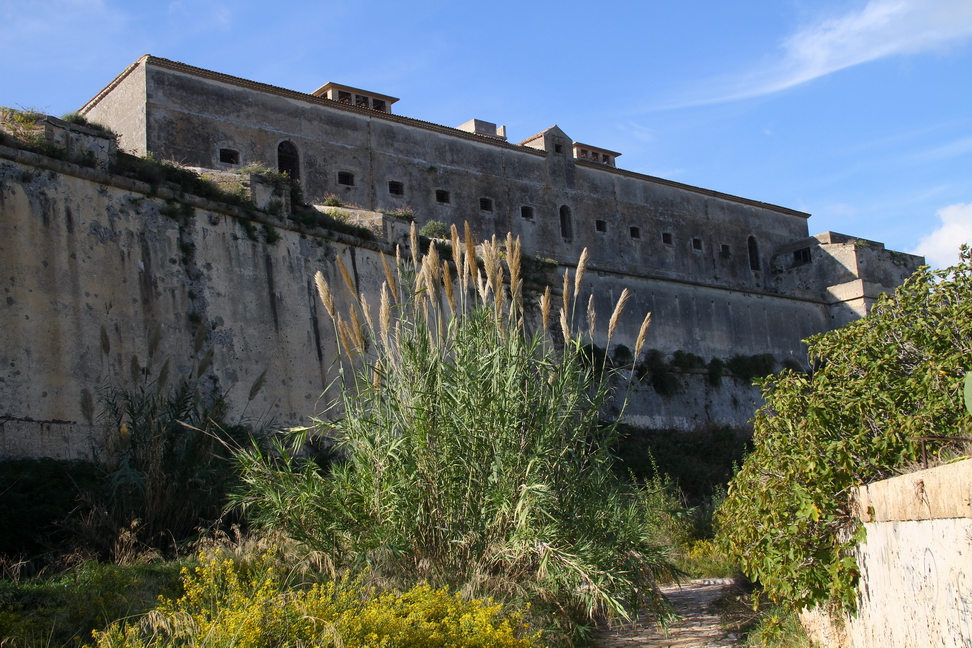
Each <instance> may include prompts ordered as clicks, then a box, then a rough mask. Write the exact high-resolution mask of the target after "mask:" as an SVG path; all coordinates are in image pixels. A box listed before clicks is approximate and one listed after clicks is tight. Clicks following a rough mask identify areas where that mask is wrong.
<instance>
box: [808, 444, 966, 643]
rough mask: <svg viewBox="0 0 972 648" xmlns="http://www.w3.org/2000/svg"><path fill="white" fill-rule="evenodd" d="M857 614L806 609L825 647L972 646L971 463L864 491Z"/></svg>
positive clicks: (815, 635)
mask: <svg viewBox="0 0 972 648" xmlns="http://www.w3.org/2000/svg"><path fill="white" fill-rule="evenodd" d="M856 506H857V511H858V516H859V518H860V519H861V521H862V522H863V523H864V528H865V529H866V531H867V540H866V541H865V542H864V543H862V544H861V545H860V546H859V547H858V550H857V551H858V565H859V566H860V569H861V580H860V585H859V592H858V613H857V615H856V616H855V617H853V618H850V617H848V618H844V619H840V620H836V621H835V620H832V619H829V618H827V616H826V614H824V613H822V612H821V611H820V610H819V609H817V610H814V611H812V612H805V613H804V614H803V621H804V626H805V627H807V630H808V632H809V633H810V634H811V637H812V638H813V639H814V640H815V641H817V642H818V643H819V644H820V645H822V646H826V647H827V648H931V647H941V648H959V647H965V648H968V647H969V646H972V460H969V459H967V460H965V461H961V462H958V463H955V464H950V465H946V466H940V467H937V468H931V469H928V470H922V471H919V472H915V473H912V474H908V475H903V476H901V477H896V478H894V479H888V480H885V481H881V482H877V483H874V484H871V485H869V486H865V487H862V488H859V489H858V491H857V497H856Z"/></svg>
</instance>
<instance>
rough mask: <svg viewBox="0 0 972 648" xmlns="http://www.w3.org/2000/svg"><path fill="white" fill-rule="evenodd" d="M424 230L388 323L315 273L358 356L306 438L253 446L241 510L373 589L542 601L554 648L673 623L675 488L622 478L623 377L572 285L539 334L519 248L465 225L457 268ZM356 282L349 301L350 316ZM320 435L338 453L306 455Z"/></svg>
mask: <svg viewBox="0 0 972 648" xmlns="http://www.w3.org/2000/svg"><path fill="white" fill-rule="evenodd" d="M413 229H414V226H413ZM415 238H416V237H415V236H414V235H413V248H412V250H411V255H412V256H411V259H410V260H406V261H404V262H399V263H398V264H397V266H386V281H385V283H384V285H383V286H382V290H381V301H380V304H378V317H377V318H375V317H373V313H372V312H371V306H370V305H369V304H368V303H367V302H366V301H365V300H364V299H363V298H362V297H360V296H358V295H355V294H353V286H352V285H342V283H343V282H340V281H339V282H336V283H335V285H330V284H329V283H328V282H327V281H326V280H325V279H324V277H323V276H322V275H320V274H318V276H317V287H318V291H319V293H320V296H321V299H322V302H323V304H324V306H325V309H326V310H327V312H328V314H329V316H330V317H331V320H332V324H333V327H334V331H335V338H336V339H337V340H339V344H340V347H341V352H342V354H343V355H342V360H341V363H340V375H341V376H342V381H340V385H339V387H340V399H339V402H338V403H336V405H335V411H334V412H332V413H331V416H330V420H321V421H319V422H318V423H317V424H316V425H315V426H313V427H310V428H306V429H302V430H300V431H298V433H297V434H295V435H294V436H292V437H291V438H290V439H289V441H290V444H288V443H287V442H285V441H284V440H283V438H281V439H279V440H278V441H277V443H276V444H275V447H274V448H273V450H272V451H269V452H267V451H263V450H260V449H258V448H255V447H254V448H252V449H249V450H247V451H246V452H241V453H240V454H239V455H238V460H239V462H240V465H241V467H242V475H243V477H242V479H243V483H244V487H243V488H242V489H241V490H240V491H239V492H238V493H237V495H236V498H235V501H236V503H237V504H238V505H239V506H241V507H242V508H243V509H244V510H245V512H246V513H247V515H248V517H249V519H250V520H251V521H252V522H254V523H256V524H258V525H260V526H263V527H265V528H269V529H276V530H282V531H283V532H284V533H286V534H288V535H290V536H291V537H293V538H296V539H299V540H301V541H303V542H305V543H307V544H308V545H310V546H311V547H313V548H314V549H316V550H319V551H324V552H326V553H328V554H329V555H331V556H332V557H333V559H334V561H335V563H336V564H341V565H345V566H348V567H350V568H352V569H364V568H366V567H367V568H368V569H369V573H370V574H371V577H372V578H375V579H378V580H381V579H384V580H385V582H388V583H393V584H395V585H397V586H399V587H404V586H411V585H413V584H415V583H418V582H429V583H431V584H432V585H433V586H435V587H439V586H449V587H452V588H455V589H457V590H458V591H459V592H461V593H462V594H463V595H464V596H467V597H480V596H495V597H497V598H498V599H500V600H504V601H520V602H530V603H531V605H532V606H533V607H532V612H531V614H534V615H538V616H540V617H542V618H543V619H544V623H547V624H548V630H550V631H551V632H550V634H549V635H548V640H549V639H550V638H553V639H554V640H556V638H557V637H560V638H562V639H564V640H567V639H568V638H569V639H576V638H577V636H578V634H579V633H582V632H583V630H584V628H587V627H590V625H591V624H592V622H593V621H595V620H596V619H599V618H605V617H607V618H615V619H618V618H620V619H628V618H631V617H632V614H633V613H634V612H635V610H637V609H638V608H639V607H642V606H647V607H648V608H649V609H650V610H652V611H653V612H656V613H658V614H660V615H661V616H660V618H661V619H663V620H664V618H665V607H664V604H663V599H662V598H661V597H660V595H659V593H658V590H657V588H656V586H655V579H656V577H659V576H670V575H671V574H672V572H673V567H672V565H671V563H670V562H669V560H668V554H667V550H666V548H665V546H664V543H663V542H662V541H661V534H662V533H663V531H662V528H663V526H664V525H663V524H662V517H663V515H664V511H663V510H662V508H663V500H664V494H663V493H661V492H660V491H659V490H657V489H649V488H643V487H638V486H635V485H631V484H628V483H625V482H624V480H622V479H621V478H619V477H618V475H617V473H616V472H615V471H614V470H612V466H613V458H612V455H611V453H610V450H609V449H610V448H611V447H612V445H613V444H614V442H615V440H616V430H615V426H614V425H608V424H604V423H603V422H602V421H600V420H599V416H598V413H599V410H600V408H601V406H602V405H603V404H604V403H605V400H606V399H607V398H608V397H609V391H608V388H607V387H606V385H607V378H608V377H607V376H606V375H605V371H606V368H605V366H604V365H603V364H602V365H600V366H592V365H591V364H590V363H585V362H583V361H582V353H581V351H582V348H583V346H584V343H585V341H584V339H583V338H582V335H581V334H580V333H578V332H576V331H575V326H574V321H575V312H574V311H575V309H576V308H577V294H578V291H577V286H576V284H575V285H574V287H573V288H574V290H571V285H570V276H569V275H568V276H565V278H564V288H563V292H562V296H561V308H560V312H559V315H556V316H555V317H554V318H551V310H552V309H553V308H554V303H553V302H554V296H553V295H552V294H551V291H550V290H548V291H547V292H546V293H545V294H544V296H543V297H542V299H541V300H540V314H541V316H542V320H543V328H542V330H539V331H536V332H531V331H530V330H529V329H528V327H527V326H526V325H525V323H524V316H523V312H524V308H523V301H524V298H525V297H524V295H523V290H522V280H521V278H520V276H519V270H520V246H519V240H518V239H517V240H514V239H512V237H508V238H507V240H506V242H505V245H504V244H502V243H501V242H498V241H497V240H496V239H495V237H494V238H493V239H492V240H490V241H486V242H484V243H483V244H482V245H481V247H480V249H481V251H482V253H481V257H482V258H481V259H478V260H477V258H476V252H475V250H476V246H475V245H474V244H473V241H472V239H471V237H470V236H469V231H468V227H467V228H466V232H465V241H464V242H462V241H460V236H459V234H458V232H457V231H456V229H455V227H453V229H452V245H451V259H450V260H449V261H451V263H449V262H443V260H442V259H441V258H439V256H438V252H437V250H436V248H435V247H430V248H429V253H428V255H426V256H425V257H421V255H420V254H419V252H418V246H417V245H415V244H414V242H415ZM581 267H583V264H581V266H579V268H578V272H577V275H578V276H579V275H581V274H582V272H581ZM345 290H349V291H352V293H351V294H350V295H348V296H349V297H351V298H352V299H351V300H350V301H351V303H353V307H352V309H351V311H350V312H348V313H340V312H337V311H336V310H335V305H334V304H335V296H336V295H337V294H338V292H339V291H345ZM571 297H574V299H573V300H571ZM627 297H628V296H627V294H624V295H622V298H621V300H619V304H618V306H617V308H616V309H615V312H614V313H613V315H612V316H611V318H610V319H609V323H608V331H609V334H610V333H613V332H614V328H615V327H616V325H617V321H618V318H619V317H620V313H621V310H622V309H623V308H624V304H625V302H626V301H627ZM588 319H589V320H593V318H588ZM552 320H553V321H552ZM554 322H556V323H554ZM548 323H549V324H552V325H553V326H554V328H555V329H556V331H555V332H553V333H551V332H549V331H548V328H547V327H548ZM647 325H648V318H646V321H645V324H644V326H643V327H642V335H640V336H639V346H640V344H641V343H643V339H644V334H643V331H644V329H645V328H646V327H647ZM588 333H589V334H590V333H592V331H588ZM558 334H559V335H558ZM639 352H640V348H639V349H636V350H635V354H634V355H635V357H637V354H638V353H639ZM629 377H630V376H629ZM622 409H623V408H622ZM311 435H319V436H323V437H326V438H328V439H330V440H332V441H333V442H334V443H335V444H337V446H338V448H339V450H340V456H341V457H342V459H341V460H340V461H338V462H337V463H335V464H333V465H331V466H330V467H329V468H328V469H327V470H322V469H320V468H319V467H318V466H317V465H316V464H314V463H313V462H310V461H304V460H301V458H300V453H299V450H300V448H301V447H302V445H303V444H304V443H305V442H306V440H307V438H308V437H309V436H311Z"/></svg>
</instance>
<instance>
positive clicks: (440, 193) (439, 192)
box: [435, 189, 449, 205]
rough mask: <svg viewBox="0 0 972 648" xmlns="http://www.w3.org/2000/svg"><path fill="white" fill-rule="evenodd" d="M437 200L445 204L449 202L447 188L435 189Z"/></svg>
mask: <svg viewBox="0 0 972 648" xmlns="http://www.w3.org/2000/svg"><path fill="white" fill-rule="evenodd" d="M435 202H437V203H441V204H443V205H447V204H449V192H448V191H446V190H445V189H436V190H435Z"/></svg>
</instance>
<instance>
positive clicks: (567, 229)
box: [560, 205, 574, 241]
mask: <svg viewBox="0 0 972 648" xmlns="http://www.w3.org/2000/svg"><path fill="white" fill-rule="evenodd" d="M560 236H561V237H562V238H563V239H564V240H566V241H569V240H571V239H572V238H574V225H573V223H571V222H570V207H568V206H567V205H562V206H561V207H560Z"/></svg>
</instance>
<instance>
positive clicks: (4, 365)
mask: <svg viewBox="0 0 972 648" xmlns="http://www.w3.org/2000/svg"><path fill="white" fill-rule="evenodd" d="M0 153H4V154H5V155H7V157H8V159H6V160H3V159H2V158H0V277H2V278H3V295H2V299H3V304H2V311H0V314H2V317H0V319H2V325H0V338H2V344H0V456H10V455H47V456H58V457H76V456H82V455H86V454H87V453H88V452H89V451H90V449H91V443H92V442H93V441H97V439H96V438H95V437H96V436H97V435H96V434H95V432H96V430H97V425H95V426H92V425H91V422H90V421H88V420H86V417H85V415H84V412H83V408H82V406H81V402H82V399H83V398H84V393H85V391H87V392H88V394H90V395H91V396H92V398H93V400H94V401H95V402H97V398H98V393H99V390H101V389H103V388H104V387H105V386H106V385H108V384H113V385H125V386H130V385H131V384H132V382H131V377H130V376H131V373H132V366H133V359H135V361H137V363H138V365H139V366H141V367H150V369H151V372H152V375H153V376H154V375H155V372H157V371H158V369H159V367H160V366H161V364H162V363H163V362H164V361H166V360H168V361H169V362H170V366H171V374H172V375H173V376H176V377H183V376H189V375H191V374H194V373H195V372H197V371H198V369H199V367H200V365H201V364H204V363H203V359H204V358H205V357H206V355H207V354H208V353H212V366H211V367H210V368H209V369H207V370H206V371H205V372H204V373H203V376H202V378H201V380H202V383H203V384H204V385H206V384H209V385H212V389H214V390H220V391H228V400H229V404H230V411H231V412H232V416H233V417H234V418H236V417H240V416H246V417H248V418H251V419H257V420H261V421H264V422H269V421H272V422H273V423H274V424H275V425H278V426H289V425H297V424H302V423H305V422H306V421H307V417H308V416H311V415H314V414H317V413H319V412H320V411H321V410H322V409H323V403H322V402H320V400H319V399H320V398H321V394H322V392H323V391H324V388H325V386H326V385H327V384H328V383H329V381H330V379H332V378H333V374H329V369H331V368H332V363H333V360H334V353H335V348H334V343H333V336H332V335H330V329H329V326H330V325H329V323H328V322H326V321H325V320H326V316H322V315H323V314H319V313H318V300H317V296H316V290H315V288H314V287H313V274H314V272H316V271H317V270H321V271H322V272H323V273H324V274H325V276H326V277H328V279H329V280H330V281H332V283H333V284H334V285H335V286H338V287H339V289H338V290H336V292H337V294H338V297H339V302H340V298H341V297H342V296H345V297H346V290H342V289H340V287H341V286H343V282H342V280H341V278H340V274H339V273H338V272H337V271H336V266H335V262H336V259H337V258H338V257H341V258H343V260H344V262H345V263H346V265H347V267H348V268H351V269H352V272H353V276H354V278H355V281H356V282H359V283H360V284H361V285H362V286H369V287H372V286H378V285H380V281H381V278H382V277H383V274H382V271H381V263H380V260H379V257H378V254H379V252H378V251H377V250H376V249H369V248H367V247H362V246H360V245H359V246H349V245H347V244H341V243H339V242H337V241H334V240H327V239H324V238H315V237H310V236H308V237H302V236H300V235H299V234H298V233H296V232H290V231H286V230H282V229H281V230H279V233H280V235H281V239H280V241H279V242H277V243H276V244H274V245H268V244H266V243H263V242H256V241H252V240H250V238H248V236H247V233H246V231H245V229H244V228H243V227H242V226H241V225H240V222H239V221H238V220H237V219H236V218H234V217H232V216H229V215H228V214H227V213H226V212H225V211H224V209H225V208H224V207H223V208H221V206H220V205H216V204H209V205H205V204H204V203H205V202H206V201H202V200H199V199H195V200H194V201H192V202H195V204H197V205H199V207H197V208H193V209H191V210H190V211H191V212H192V216H191V217H190V218H187V219H185V220H184V221H182V222H180V221H178V220H174V219H173V218H170V217H168V216H166V215H165V213H166V211H167V210H171V209H173V208H174V207H175V208H182V203H168V202H167V201H166V200H164V199H163V197H154V198H153V197H149V195H148V194H149V193H150V191H151V190H150V188H149V187H148V186H147V185H144V184H142V183H138V182H134V181H130V180H127V179H124V178H115V177H111V176H108V175H107V174H97V173H94V172H92V171H91V170H84V169H80V168H79V167H74V166H73V165H68V164H64V163H59V162H57V161H54V160H45V159H40V160H41V161H43V162H44V163H45V164H46V165H48V166H49V167H56V168H57V167H63V169H64V170H67V171H69V172H78V173H83V174H84V175H89V176H92V175H94V176H96V177H95V180H90V179H85V178H82V177H78V176H77V175H72V173H60V172H58V171H57V170H53V169H48V170H45V169H44V168H43V167H38V166H34V165H31V164H25V163H18V162H14V161H11V160H10V158H19V159H26V158H38V156H33V155H32V154H29V153H24V152H20V151H12V150H10V149H5V150H4V151H0ZM119 185H122V186H119ZM124 185H128V187H127V188H126V187H125V186H124ZM159 192H160V193H164V191H163V190H159ZM200 327H202V329H203V332H204V335H203V337H202V341H203V344H202V346H201V348H200V349H199V351H198V352H194V347H195V341H196V335H197V331H198V329H199V328H200ZM156 328H157V329H158V331H159V333H160V334H161V343H160V345H159V347H158V350H157V351H156V352H155V354H154V357H152V358H149V357H148V351H149V349H148V343H149V337H150V335H151V333H152V331H153V329H156ZM265 369H266V370H267V375H266V379H265V386H264V388H263V389H262V390H261V391H260V392H259V393H258V394H257V395H256V397H255V398H254V399H253V401H252V402H248V395H249V391H250V388H251V386H252V385H253V383H254V381H255V380H256V379H257V377H258V376H259V375H260V374H261V373H262V372H263V371H264V370H265ZM95 422H96V421H95Z"/></svg>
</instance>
